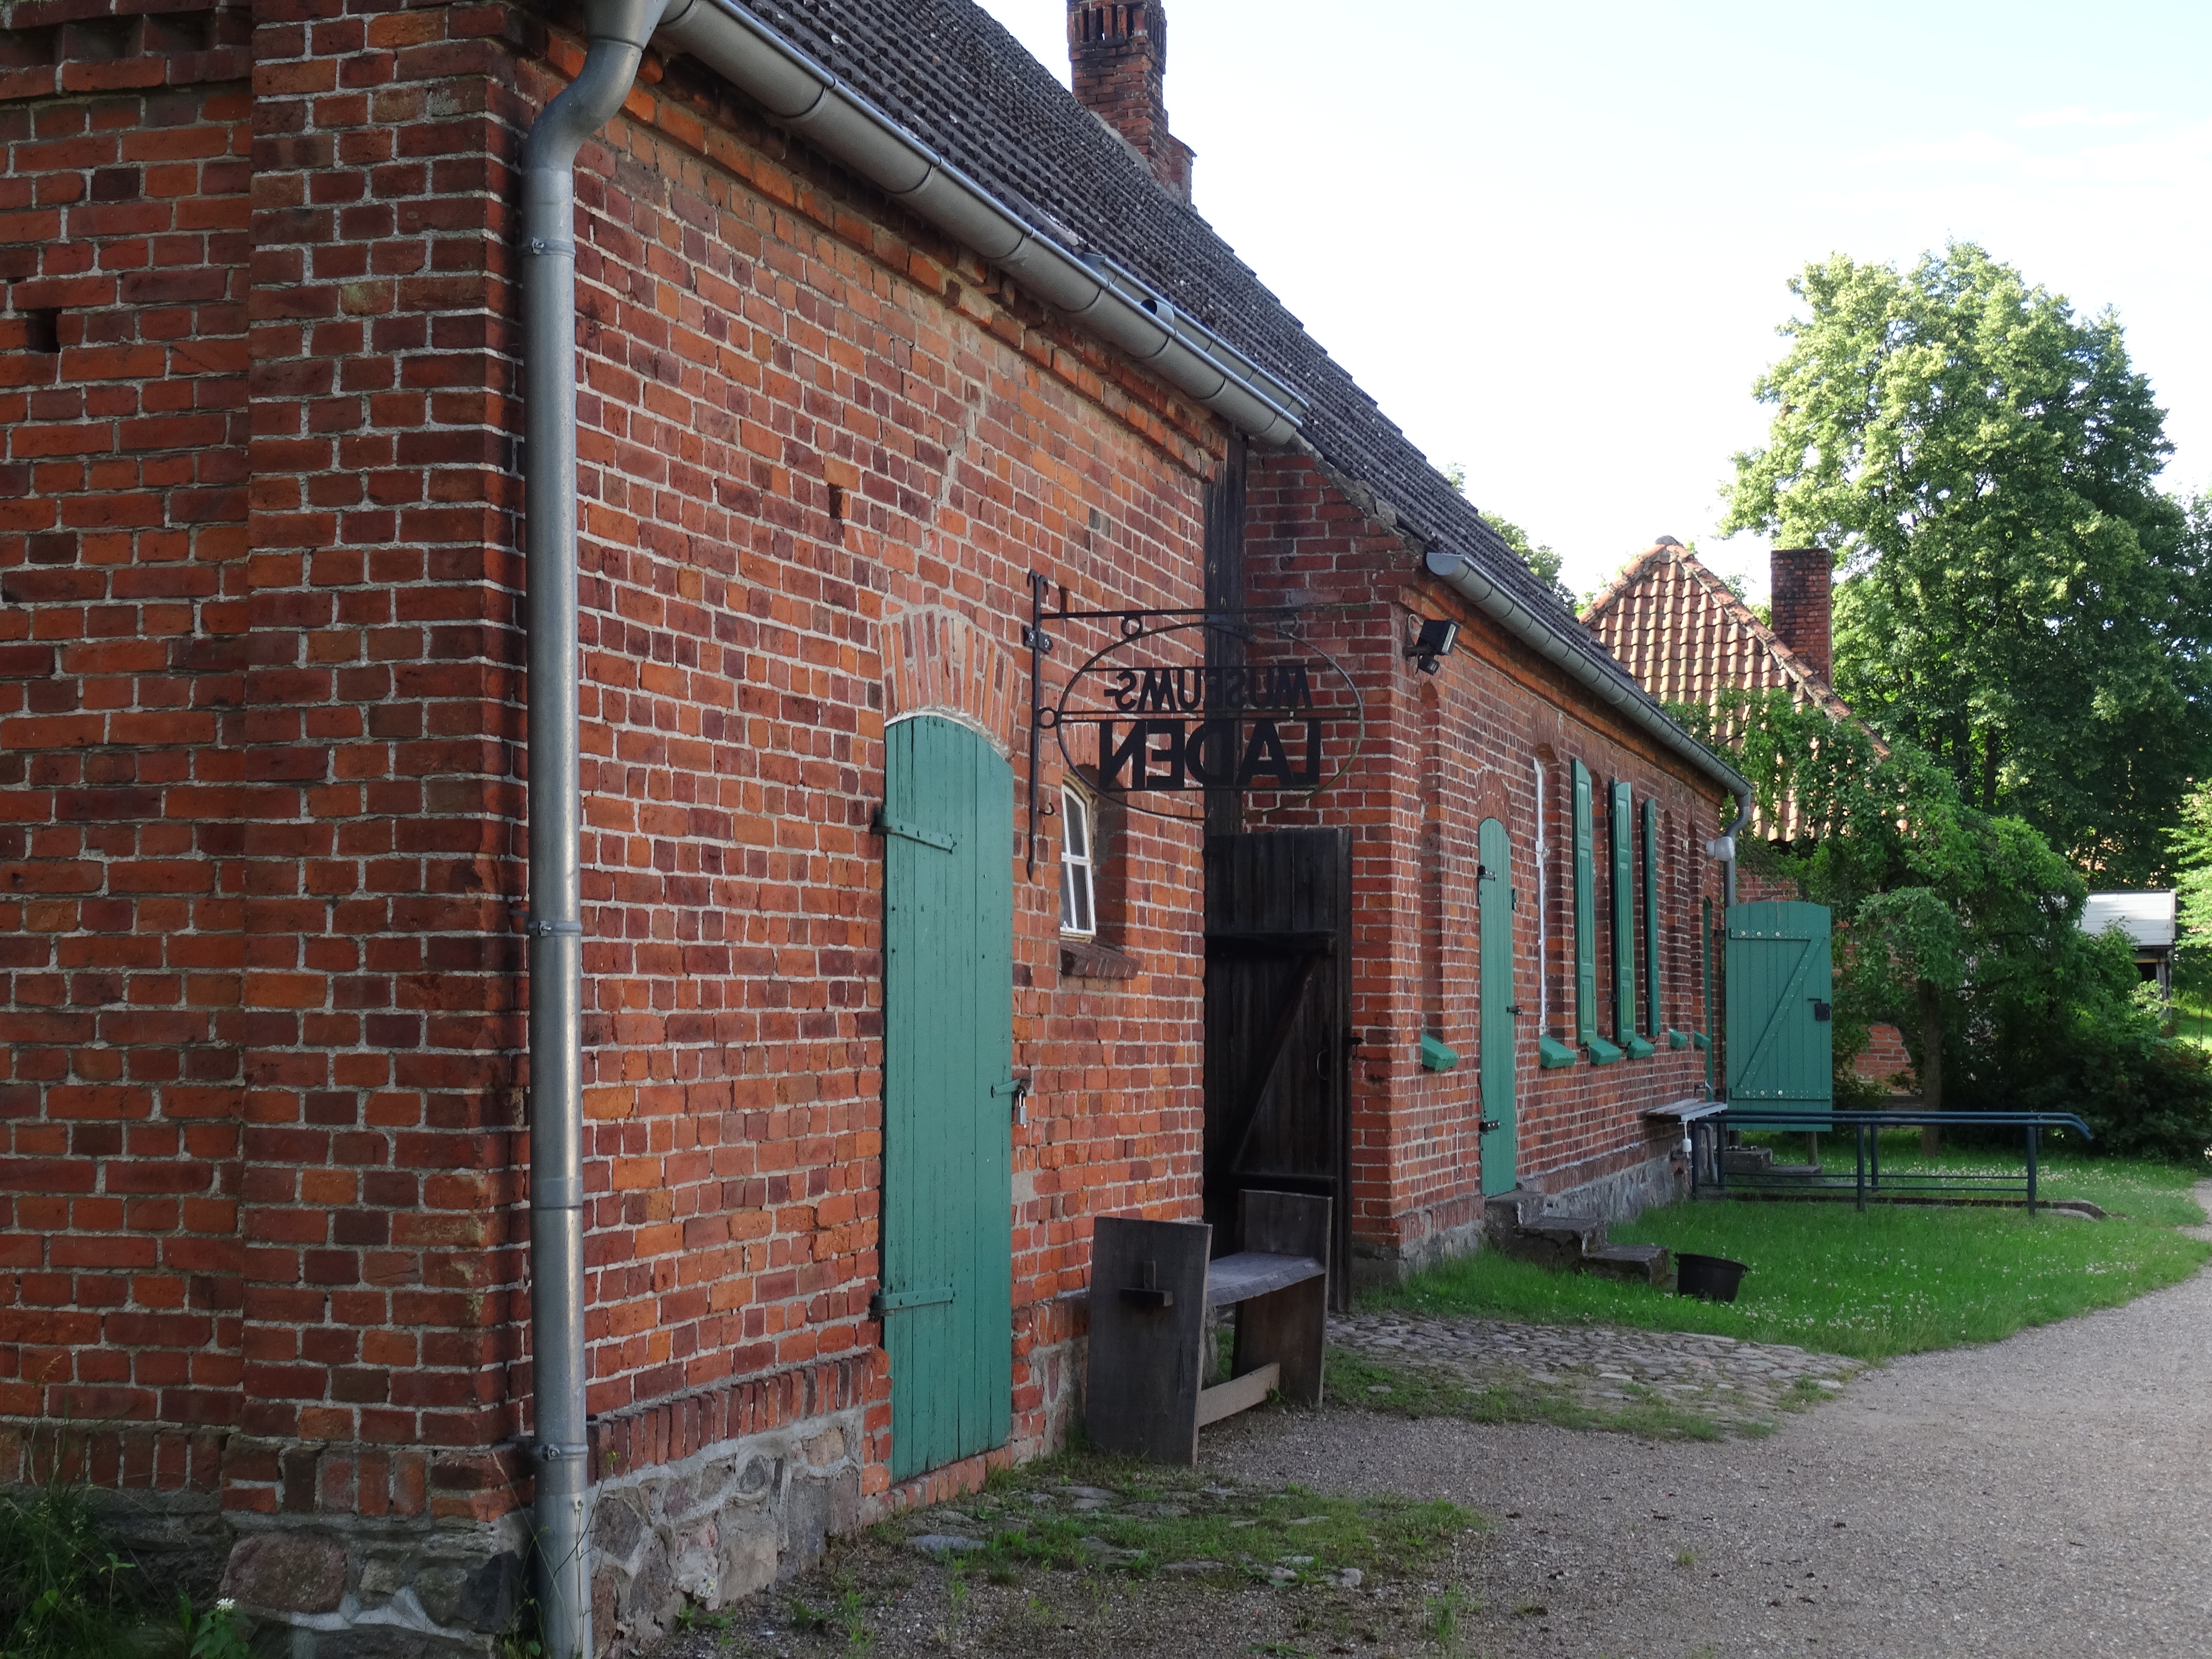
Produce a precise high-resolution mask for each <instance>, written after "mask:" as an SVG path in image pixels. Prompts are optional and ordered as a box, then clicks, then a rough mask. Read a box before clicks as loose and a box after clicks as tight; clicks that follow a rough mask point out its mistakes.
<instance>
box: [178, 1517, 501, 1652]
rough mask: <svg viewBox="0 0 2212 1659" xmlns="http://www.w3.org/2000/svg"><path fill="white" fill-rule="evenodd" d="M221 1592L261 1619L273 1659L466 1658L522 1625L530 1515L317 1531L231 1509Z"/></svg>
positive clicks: (343, 1525)
mask: <svg viewBox="0 0 2212 1659" xmlns="http://www.w3.org/2000/svg"><path fill="white" fill-rule="evenodd" d="M232 1519H233V1524H234V1526H235V1527H237V1528H238V1529H239V1531H240V1533H241V1534H243V1535H242V1536H241V1537H240V1538H239V1540H238V1541H237V1542H236V1543H235V1544H234V1545H233V1546H232V1547H231V1551H230V1561H229V1565H228V1566H227V1567H226V1568H225V1569H224V1571H223V1577H222V1591H223V1594H224V1595H230V1596H234V1597H235V1598H237V1601H238V1603H239V1607H240V1610H241V1611H242V1612H244V1613H247V1614H248V1615H250V1616H251V1617H252V1619H253V1620H254V1622H255V1624H256V1625H257V1626H258V1627H259V1628H258V1631H257V1632H256V1636H255V1640H254V1644H253V1646H254V1651H255V1653H256V1654H258V1655H265V1656H268V1659H278V1656H282V1659H448V1656H452V1659H460V1656H464V1655H465V1656H472V1659H474V1656H483V1659H489V1656H491V1655H493V1654H495V1653H496V1652H497V1651H498V1645H499V1638H501V1637H502V1636H504V1635H506V1634H507V1633H508V1632H512V1631H513V1630H515V1629H516V1628H517V1624H518V1619H519V1614H520V1605H521V1595H522V1577H523V1565H524V1560H525V1558H526V1553H527V1551H528V1548H529V1541H530V1534H529V1522H528V1517H527V1516H524V1515H521V1514H513V1515H508V1516H503V1517H501V1519H499V1520H497V1521H491V1522H481V1521H466V1520H449V1521H438V1522H429V1523H428V1524H427V1525H426V1524H424V1523H422V1522H406V1521H399V1522H394V1521H374V1520H367V1519H363V1518H361V1517H358V1516H346V1517H341V1516H329V1517H325V1518H324V1519H322V1520H321V1521H319V1522H318V1524H316V1525H315V1526H313V1528H302V1527H297V1526H294V1525H290V1524H288V1522H287V1521H286V1520H285V1518H283V1517H281V1516H234V1517H232Z"/></svg>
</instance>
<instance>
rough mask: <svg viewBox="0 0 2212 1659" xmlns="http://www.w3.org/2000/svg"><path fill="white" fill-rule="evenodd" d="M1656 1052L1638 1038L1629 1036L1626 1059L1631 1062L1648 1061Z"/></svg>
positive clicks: (1642, 1039) (1648, 1043) (1647, 1043)
mask: <svg viewBox="0 0 2212 1659" xmlns="http://www.w3.org/2000/svg"><path fill="white" fill-rule="evenodd" d="M1658 1052H1659V1051H1658V1050H1657V1049H1656V1048H1653V1047H1652V1046H1651V1044H1650V1042H1647V1041H1645V1040H1644V1038H1642V1037H1640V1036H1631V1037H1630V1038H1629V1039H1628V1057H1629V1058H1630V1059H1631V1060H1649V1059H1650V1058H1651V1056H1652V1055H1654V1054H1657V1053H1658Z"/></svg>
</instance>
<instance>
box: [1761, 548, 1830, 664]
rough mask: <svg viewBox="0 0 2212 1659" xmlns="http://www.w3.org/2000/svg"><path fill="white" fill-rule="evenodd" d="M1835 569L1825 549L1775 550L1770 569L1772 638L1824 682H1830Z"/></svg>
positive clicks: (1828, 552)
mask: <svg viewBox="0 0 2212 1659" xmlns="http://www.w3.org/2000/svg"><path fill="white" fill-rule="evenodd" d="M1835 568H1836V556H1835V555H1834V554H1833V553H1832V552H1830V551H1829V550H1827V549H1826V548H1825V547H1778V548H1776V549H1775V550H1774V554H1773V562H1772V564H1771V588H1772V595H1771V597H1772V599H1773V603H1774V632H1775V636H1776V637H1777V638H1778V639H1779V640H1780V641H1782V643H1783V644H1784V645H1786V646H1788V647H1790V649H1791V650H1792V651H1794V652H1796V653H1797V655H1798V656H1799V657H1800V658H1802V659H1803V661H1804V663H1805V665H1806V666H1807V667H1808V668H1810V669H1811V670H1812V671H1814V673H1816V674H1818V675H1819V676H1820V678H1822V679H1823V680H1826V681H1833V679H1834V678H1835V659H1836V646H1835V616H1836V600H1835V587H1834V581H1835Z"/></svg>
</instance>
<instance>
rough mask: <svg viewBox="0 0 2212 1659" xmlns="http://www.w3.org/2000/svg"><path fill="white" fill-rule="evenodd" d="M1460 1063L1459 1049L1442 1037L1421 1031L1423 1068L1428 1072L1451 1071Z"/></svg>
mask: <svg viewBox="0 0 2212 1659" xmlns="http://www.w3.org/2000/svg"><path fill="white" fill-rule="evenodd" d="M1458 1064H1459V1050H1458V1049H1456V1048H1452V1047H1450V1046H1449V1045H1448V1044H1447V1043H1446V1042H1444V1040H1443V1038H1442V1037H1437V1036H1431V1035H1430V1034H1429V1033H1428V1032H1426V1031H1424V1032H1422V1033H1421V1069H1422V1070H1424V1071H1427V1072H1449V1070H1451V1068H1452V1067H1453V1066H1456V1065H1458Z"/></svg>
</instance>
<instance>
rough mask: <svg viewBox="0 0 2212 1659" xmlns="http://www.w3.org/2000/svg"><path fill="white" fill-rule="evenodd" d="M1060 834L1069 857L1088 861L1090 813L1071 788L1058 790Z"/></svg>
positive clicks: (1089, 852)
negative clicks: (1061, 826)
mask: <svg viewBox="0 0 2212 1659" xmlns="http://www.w3.org/2000/svg"><path fill="white" fill-rule="evenodd" d="M1060 823H1061V824H1062V825H1063V826H1064V828H1063V829H1061V831H1060V834H1061V836H1062V837H1063V840H1064V842H1065V845H1066V849H1067V855H1068V856H1069V857H1070V858H1074V859H1081V860H1085V861H1086V862H1088V861H1089V860H1090V857H1091V814H1090V811H1089V810H1088V808H1087V806H1086V805H1085V801H1084V799H1083V797H1082V796H1080V795H1079V794H1077V793H1075V791H1073V789H1063V790H1061V791H1060Z"/></svg>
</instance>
